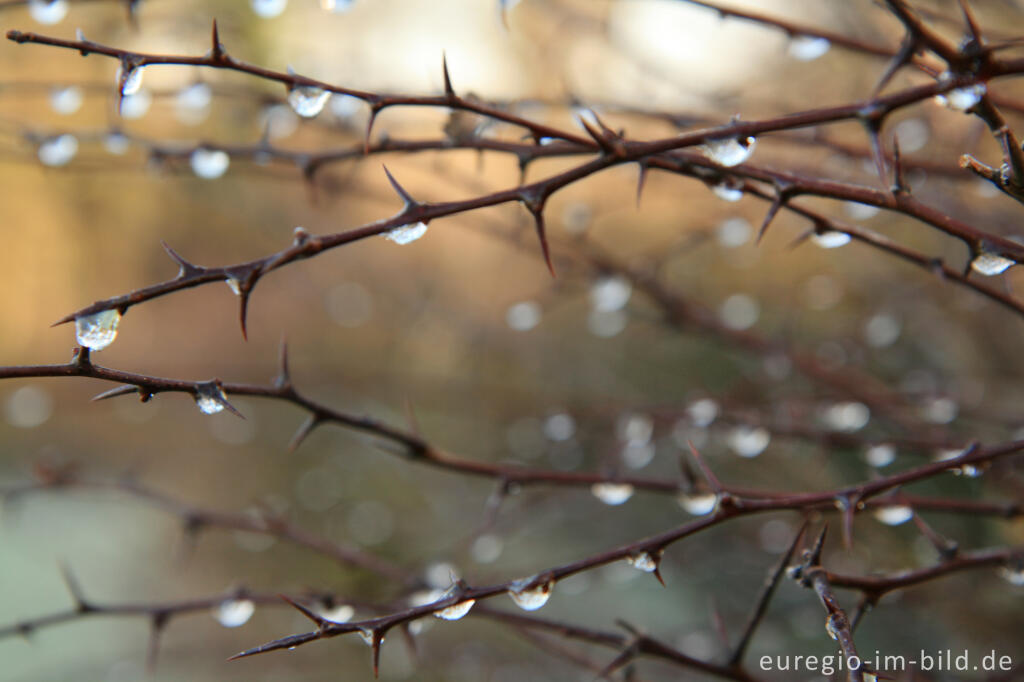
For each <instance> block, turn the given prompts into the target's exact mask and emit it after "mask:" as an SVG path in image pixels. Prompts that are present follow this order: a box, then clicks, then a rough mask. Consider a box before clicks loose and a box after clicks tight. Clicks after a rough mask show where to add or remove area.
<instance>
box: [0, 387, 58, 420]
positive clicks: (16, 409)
mask: <svg viewBox="0 0 1024 682" xmlns="http://www.w3.org/2000/svg"><path fill="white" fill-rule="evenodd" d="M52 414H53V398H51V397H50V394H49V393H48V392H47V391H45V390H44V389H42V388H39V387H38V386H22V387H21V388H19V389H18V390H16V391H15V392H14V393H12V394H11V395H10V396H9V397H8V398H7V402H6V403H5V404H4V416H5V417H7V423H8V424H10V425H11V426H16V427H18V428H19V429H32V428H35V427H37V426H40V425H42V424H45V423H46V421H47V420H48V419H49V418H50V416H51V415H52Z"/></svg>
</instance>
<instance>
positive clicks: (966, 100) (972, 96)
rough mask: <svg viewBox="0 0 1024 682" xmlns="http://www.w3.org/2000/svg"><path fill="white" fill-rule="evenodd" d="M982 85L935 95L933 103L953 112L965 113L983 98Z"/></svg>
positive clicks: (984, 89) (978, 84)
mask: <svg viewBox="0 0 1024 682" xmlns="http://www.w3.org/2000/svg"><path fill="white" fill-rule="evenodd" d="M985 92H986V88H985V84H984V83H975V84H974V85H969V86H967V87H965V88H957V89H956V90H950V91H949V92H947V93H945V94H942V95H935V101H936V102H938V103H939V104H941V105H942V106H944V107H946V108H947V109H952V110H953V111H967V110H968V109H970V108H971V107H973V106H974V105H975V104H977V103H978V102H980V101H981V98H982V97H984V96H985Z"/></svg>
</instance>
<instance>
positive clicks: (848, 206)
mask: <svg viewBox="0 0 1024 682" xmlns="http://www.w3.org/2000/svg"><path fill="white" fill-rule="evenodd" d="M843 210H844V211H846V215H848V216H850V217H851V218H853V219H854V220H870V219H871V218H874V217H875V216H876V215H878V212H879V211H881V210H882V209H880V208H878V207H877V206H872V205H871V204H862V203H860V202H859V201H847V202H845V203H844V204H843Z"/></svg>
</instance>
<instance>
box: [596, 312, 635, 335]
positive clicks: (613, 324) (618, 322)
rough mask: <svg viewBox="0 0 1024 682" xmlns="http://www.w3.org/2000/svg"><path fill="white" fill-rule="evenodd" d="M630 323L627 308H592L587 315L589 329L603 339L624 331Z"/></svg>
mask: <svg viewBox="0 0 1024 682" xmlns="http://www.w3.org/2000/svg"><path fill="white" fill-rule="evenodd" d="M628 323H629V315H628V314H627V313H626V311H625V310H591V311H590V314H589V315H588V316H587V329H588V330H590V333H591V334H593V335H594V336H596V337H598V338H602V339H610V338H612V337H613V336H617V335H618V334H620V333H622V331H623V330H624V329H625V328H626V325H627V324H628Z"/></svg>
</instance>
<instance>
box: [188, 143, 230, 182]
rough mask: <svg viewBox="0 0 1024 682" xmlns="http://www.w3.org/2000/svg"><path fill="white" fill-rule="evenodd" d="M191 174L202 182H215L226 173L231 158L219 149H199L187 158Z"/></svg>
mask: <svg viewBox="0 0 1024 682" xmlns="http://www.w3.org/2000/svg"><path fill="white" fill-rule="evenodd" d="M189 164H190V165H191V166H192V172H193V173H195V174H196V176H198V177H200V178H203V179H204V180H215V179H217V178H219V177H220V176H222V175H224V173H226V172H227V170H228V166H229V165H230V164H231V157H230V156H228V154H227V152H225V151H223V150H220V149H207V148H205V147H200V148H199V149H196V150H195V151H194V152H192V156H191V157H189Z"/></svg>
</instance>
